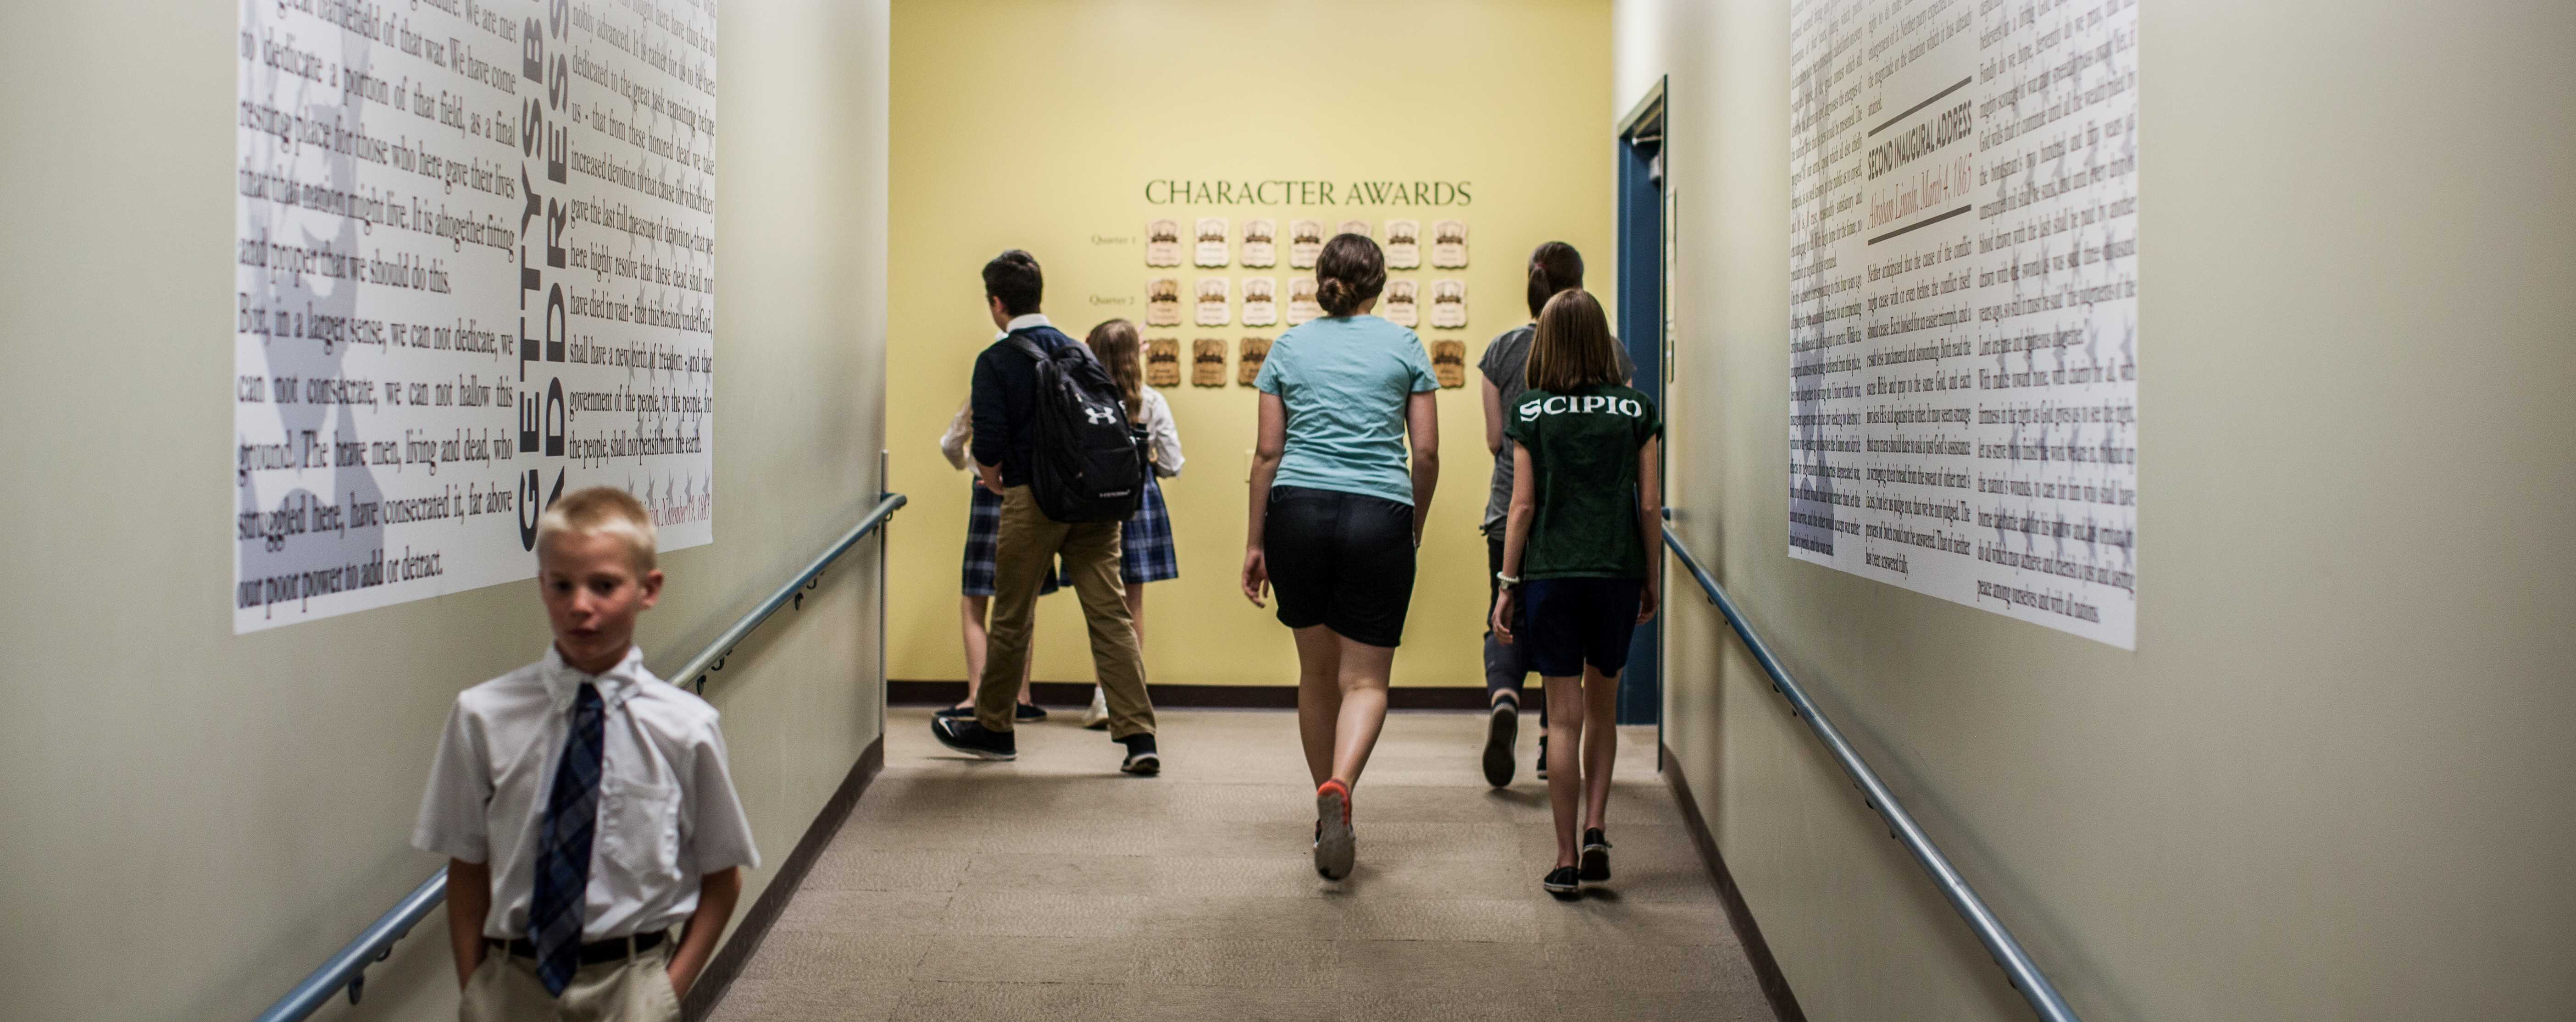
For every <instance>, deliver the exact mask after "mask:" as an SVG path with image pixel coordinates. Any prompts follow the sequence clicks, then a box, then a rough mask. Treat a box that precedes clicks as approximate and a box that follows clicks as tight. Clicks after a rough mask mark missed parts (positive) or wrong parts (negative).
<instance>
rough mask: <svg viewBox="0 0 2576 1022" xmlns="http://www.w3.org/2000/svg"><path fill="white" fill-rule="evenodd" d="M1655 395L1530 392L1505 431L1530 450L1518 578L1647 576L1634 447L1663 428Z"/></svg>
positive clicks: (1617, 390)
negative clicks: (1527, 515) (1529, 510)
mask: <svg viewBox="0 0 2576 1022" xmlns="http://www.w3.org/2000/svg"><path fill="white" fill-rule="evenodd" d="M1663 430H1664V426H1663V422H1662V420H1660V419H1658V418H1656V417H1655V402H1654V399H1652V398H1649V397H1647V396H1646V395H1645V394H1643V393H1641V392H1639V391H1637V390H1635V389H1633V388H1629V387H1616V386H1607V387H1585V388H1583V389H1581V390H1576V391H1573V392H1571V393H1564V394H1558V393H1552V392H1549V391H1544V390H1529V391H1524V392H1522V394H1521V398H1520V402H1519V403H1518V404H1517V405H1514V406H1513V407H1512V410H1511V412H1510V414H1508V415H1505V416H1504V422H1503V434H1504V435H1505V436H1508V437H1510V438H1511V439H1512V440H1513V441H1515V442H1517V443H1519V444H1520V445H1521V446H1522V447H1525V448H1528V449H1529V453H1530V486H1531V489H1532V491H1533V492H1534V494H1535V496H1536V498H1537V504H1538V507H1537V511H1538V513H1537V515H1536V517H1535V518H1534V519H1533V520H1532V521H1531V523H1530V533H1529V539H1528V541H1527V545H1525V546H1524V547H1523V548H1522V551H1521V577H1522V578H1527V579H1539V578H1638V579H1642V578H1645V577H1646V553H1647V551H1646V544H1645V539H1644V538H1643V537H1642V536H1640V535H1639V534H1638V531H1637V451H1638V450H1639V449H1641V448H1643V447H1645V446H1646V441H1648V440H1652V439H1654V438H1655V437H1657V436H1660V435H1662V433H1663Z"/></svg>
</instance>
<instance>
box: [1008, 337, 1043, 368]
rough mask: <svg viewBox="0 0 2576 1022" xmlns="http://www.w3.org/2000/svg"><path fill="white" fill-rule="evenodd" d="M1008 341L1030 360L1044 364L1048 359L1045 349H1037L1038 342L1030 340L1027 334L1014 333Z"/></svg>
mask: <svg viewBox="0 0 2576 1022" xmlns="http://www.w3.org/2000/svg"><path fill="white" fill-rule="evenodd" d="M1008 340H1009V341H1010V342H1011V344H1012V345H1013V346H1015V347H1017V348H1019V349H1020V351H1021V352H1022V353H1024V354H1026V355H1028V356H1029V357H1030V358H1033V359H1036V360H1038V361H1040V362H1044V361H1046V360H1047V358H1048V356H1047V352H1046V349H1044V348H1041V347H1038V342H1036V341H1032V340H1030V339H1029V338H1028V335H1027V334H1019V333H1014V334H1012V335H1011V336H1010V337H1009V338H1008Z"/></svg>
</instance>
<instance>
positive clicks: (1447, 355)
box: [1145, 337, 1467, 388]
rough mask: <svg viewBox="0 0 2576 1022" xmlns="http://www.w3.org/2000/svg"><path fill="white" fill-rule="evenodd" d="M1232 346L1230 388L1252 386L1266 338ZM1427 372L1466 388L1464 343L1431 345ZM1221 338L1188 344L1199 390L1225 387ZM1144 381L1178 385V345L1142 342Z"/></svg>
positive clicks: (1192, 380)
mask: <svg viewBox="0 0 2576 1022" xmlns="http://www.w3.org/2000/svg"><path fill="white" fill-rule="evenodd" d="M1235 343H1236V352H1237V354H1236V356H1235V359H1234V385H1235V386H1238V387H1249V386H1252V384H1253V381H1254V380H1256V379H1259V378H1260V377H1261V363H1262V362H1263V361H1264V360H1266V359H1268V358H1269V357H1270V338H1267V337H1246V338H1243V339H1242V340H1240V341H1237V342H1235ZM1431 371H1432V373H1433V375H1435V376H1438V377H1439V378H1440V385H1441V386H1442V387H1450V388H1454V387H1464V386H1466V385H1467V342H1465V341H1451V340H1440V341H1433V342H1431ZM1225 380H1226V372H1225V339H1224V338H1221V337H1201V338H1199V339H1197V340H1194V341H1191V342H1190V383H1191V384H1192V385H1193V386H1199V387H1222V386H1225ZM1145 382H1146V383H1147V384H1149V385H1152V386H1156V387H1177V386H1180V385H1181V342H1180V341H1179V340H1176V339H1174V338H1170V337H1152V338H1147V339H1146V340H1145Z"/></svg>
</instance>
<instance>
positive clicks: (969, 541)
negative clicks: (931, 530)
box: [963, 479, 1181, 596]
mask: <svg viewBox="0 0 2576 1022" xmlns="http://www.w3.org/2000/svg"><path fill="white" fill-rule="evenodd" d="M969 485H972V486H973V487H974V497H973V499H972V500H971V501H970V502H969V503H968V504H967V507H966V564H965V579H964V581H965V585H964V586H963V591H964V592H965V594H966V595H968V596H991V595H993V571H994V568H993V552H994V550H995V548H996V547H997V546H998V545H999V544H1000V542H1001V538H1002V498H1001V496H1000V495H999V494H996V493H994V492H993V491H991V490H987V489H985V488H984V487H983V486H982V485H981V484H969ZM1118 546H1119V563H1118V574H1119V576H1120V577H1122V578H1124V579H1126V581H1127V584H1128V585H1136V584H1138V583H1142V582H1160V581H1163V580H1164V579H1170V578H1179V577H1180V576H1181V564H1180V558H1179V556H1178V555H1177V554H1175V553H1174V551H1173V548H1172V513H1171V510H1170V509H1169V508H1168V507H1166V506H1165V505H1164V504H1163V486H1162V483H1161V481H1160V480H1151V479H1149V480H1147V482H1146V484H1145V497H1144V501H1143V503H1141V504H1139V505H1138V506H1137V508H1136V514H1135V516H1134V517H1131V518H1129V519H1127V521H1125V522H1124V523H1121V525H1120V527H1119V538H1118ZM1063 571H1064V569H1063V568H1062V567H1061V566H1059V567H1058V568H1057V569H1056V573H1055V574H1053V575H1050V576H1048V578H1047V580H1046V583H1045V585H1044V586H1042V587H1041V588H1039V589H1038V595H1040V596H1044V595H1046V594H1048V593H1052V592H1054V591H1056V589H1057V588H1058V587H1060V586H1069V585H1072V584H1073V582H1072V580H1071V579H1069V578H1065V577H1063Z"/></svg>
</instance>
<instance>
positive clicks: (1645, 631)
mask: <svg viewBox="0 0 2576 1022" xmlns="http://www.w3.org/2000/svg"><path fill="white" fill-rule="evenodd" d="M1663 92H1664V90H1663V88H1662V86H1660V85H1658V86H1657V87H1656V88H1655V90H1654V93H1653V94H1652V95H1649V96H1648V97H1647V98H1646V99H1645V101H1643V102H1641V103H1639V104H1638V106H1637V111H1636V112H1635V113H1632V114H1630V115H1629V116H1628V118H1627V120H1626V122H1625V123H1623V124H1622V125H1621V126H1620V130H1619V135H1618V143H1617V145H1618V160H1619V285H1618V286H1619V291H1618V299H1619V337H1620V339H1621V340H1622V341H1623V342H1624V343H1626V344H1627V346H1628V357H1629V358H1630V359H1632V360H1634V361H1635V362H1636V364H1637V379H1636V382H1635V386H1636V388H1637V389H1638V390H1642V391H1645V392H1646V393H1647V394H1649V395H1651V396H1653V397H1654V399H1655V407H1656V408H1658V409H1661V408H1662V407H1663V405H1664V174H1663V154H1664V96H1663ZM1653 553H1654V554H1655V556H1662V551H1661V550H1656V551H1653ZM1671 588H1672V586H1671V585H1670V582H1669V580H1667V584H1666V585H1665V589H1666V592H1665V594H1664V595H1665V598H1666V599H1667V600H1670V599H1671V595H1672V594H1671V592H1670V590H1671ZM1663 635H1664V619H1663V615H1661V614H1657V615H1656V616H1655V619H1654V620H1653V621H1650V622H1647V624H1646V626H1645V627H1643V628H1639V629H1637V634H1636V637H1635V638H1634V639H1631V640H1630V642H1631V643H1632V645H1631V646H1630V647H1629V650H1628V673H1627V676H1626V677H1625V678H1623V679H1622V680H1621V682H1620V685H1619V723H1622V724H1658V723H1661V719H1660V718H1661V716H1662V711H1663V704H1664V700H1663V670H1662V668H1663Z"/></svg>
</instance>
